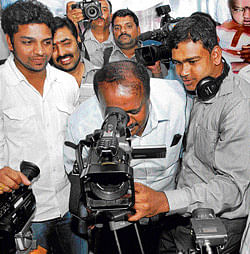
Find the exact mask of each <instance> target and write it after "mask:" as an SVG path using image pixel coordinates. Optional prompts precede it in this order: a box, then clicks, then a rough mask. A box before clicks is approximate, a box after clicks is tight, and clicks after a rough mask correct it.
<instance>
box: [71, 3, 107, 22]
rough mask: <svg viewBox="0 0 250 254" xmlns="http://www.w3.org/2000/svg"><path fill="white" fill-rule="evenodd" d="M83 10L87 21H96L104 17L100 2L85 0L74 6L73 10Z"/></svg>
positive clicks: (72, 6)
mask: <svg viewBox="0 0 250 254" xmlns="http://www.w3.org/2000/svg"><path fill="white" fill-rule="evenodd" d="M76 8H78V9H81V10H82V14H83V17H84V19H85V20H95V19H98V18H99V17H101V16H102V9H101V4H100V2H99V1H98V0H83V1H82V2H79V3H76V4H72V5H71V9H76Z"/></svg>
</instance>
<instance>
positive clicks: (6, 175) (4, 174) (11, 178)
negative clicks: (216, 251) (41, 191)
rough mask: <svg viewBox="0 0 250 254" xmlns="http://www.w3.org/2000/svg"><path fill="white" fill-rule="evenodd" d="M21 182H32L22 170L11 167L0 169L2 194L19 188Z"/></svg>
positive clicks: (0, 191) (25, 183)
mask: <svg viewBox="0 0 250 254" xmlns="http://www.w3.org/2000/svg"><path fill="white" fill-rule="evenodd" d="M21 183H22V184H24V185H30V184H31V182H30V181H29V180H28V178H27V177H26V176H25V175H24V174H23V173H21V172H20V171H16V170H14V169H12V168H9V167H4V168H2V169H0V194H3V193H4V192H11V191H12V190H13V189H14V190H15V189H18V188H19V185H20V184H21Z"/></svg>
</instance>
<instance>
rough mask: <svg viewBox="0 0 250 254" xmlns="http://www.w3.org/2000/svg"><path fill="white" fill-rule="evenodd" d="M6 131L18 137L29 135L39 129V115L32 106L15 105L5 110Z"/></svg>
mask: <svg viewBox="0 0 250 254" xmlns="http://www.w3.org/2000/svg"><path fill="white" fill-rule="evenodd" d="M3 114H4V128H5V133H9V135H12V136H15V137H16V138H17V139H21V138H25V137H29V136H30V135H31V133H35V132H36V130H37V117H36V114H35V112H34V110H33V108H31V107H27V106H25V107H22V106H21V107H13V108H9V109H4V110H3Z"/></svg>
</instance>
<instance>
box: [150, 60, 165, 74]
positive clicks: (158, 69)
mask: <svg viewBox="0 0 250 254" xmlns="http://www.w3.org/2000/svg"><path fill="white" fill-rule="evenodd" d="M147 68H148V69H149V70H150V71H151V72H152V76H153V77H154V78H162V72H161V62H160V60H159V61H156V62H155V64H154V65H151V66H147Z"/></svg>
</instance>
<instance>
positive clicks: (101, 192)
mask: <svg viewBox="0 0 250 254" xmlns="http://www.w3.org/2000/svg"><path fill="white" fill-rule="evenodd" d="M90 186H91V187H90V188H91V190H92V192H93V194H95V195H96V196H97V197H98V198H100V199H103V200H115V199H118V198H120V197H122V196H123V195H125V194H126V193H127V191H128V188H129V184H128V181H127V179H126V178H125V177H124V175H123V174H103V175H102V177H100V178H99V179H98V182H96V183H94V182H91V183H90Z"/></svg>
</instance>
